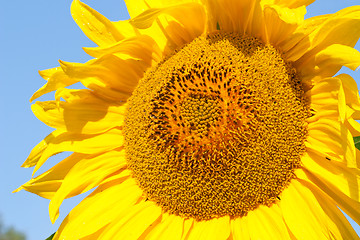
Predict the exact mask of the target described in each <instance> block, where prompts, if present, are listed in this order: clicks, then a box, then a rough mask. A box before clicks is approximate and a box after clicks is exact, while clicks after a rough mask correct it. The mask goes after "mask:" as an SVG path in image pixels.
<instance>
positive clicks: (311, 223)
mask: <svg viewBox="0 0 360 240" xmlns="http://www.w3.org/2000/svg"><path fill="white" fill-rule="evenodd" d="M279 207H280V208H281V211H282V213H283V216H284V220H285V222H286V225H287V226H288V228H289V229H290V231H291V232H292V233H293V234H294V236H295V237H296V239H298V240H308V239H319V240H328V239H331V238H330V234H329V232H328V229H327V226H326V225H325V224H324V218H325V216H324V213H323V212H322V211H321V207H320V206H319V203H318V202H317V200H316V198H315V197H314V196H313V194H312V193H311V191H309V190H307V189H304V187H302V186H301V184H300V183H299V182H297V181H296V180H293V181H292V182H291V183H290V185H289V186H288V187H287V188H286V189H285V190H284V191H283V192H282V197H281V201H280V202H279ZM300 222H301V227H299V223H300Z"/></svg>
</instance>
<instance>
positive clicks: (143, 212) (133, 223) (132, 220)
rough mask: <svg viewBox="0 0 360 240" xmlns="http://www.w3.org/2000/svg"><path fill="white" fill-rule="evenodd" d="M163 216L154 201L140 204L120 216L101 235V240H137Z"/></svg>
mask: <svg viewBox="0 0 360 240" xmlns="http://www.w3.org/2000/svg"><path fill="white" fill-rule="evenodd" d="M160 216H161V208H160V207H159V206H157V205H156V204H155V203H153V202H152V201H146V202H140V203H139V204H137V205H135V206H133V207H131V208H128V209H127V211H125V212H124V213H123V214H121V215H120V214H119V215H118V218H117V219H115V220H114V221H113V222H112V223H111V224H110V225H109V226H107V228H106V229H105V230H104V231H103V233H102V234H101V235H100V239H104V240H111V239H128V240H131V239H133V240H137V239H139V237H140V236H141V235H142V234H143V233H144V232H145V231H146V230H147V229H148V228H150V227H151V225H152V224H153V223H154V222H155V221H156V220H157V219H158V218H159V217H160Z"/></svg>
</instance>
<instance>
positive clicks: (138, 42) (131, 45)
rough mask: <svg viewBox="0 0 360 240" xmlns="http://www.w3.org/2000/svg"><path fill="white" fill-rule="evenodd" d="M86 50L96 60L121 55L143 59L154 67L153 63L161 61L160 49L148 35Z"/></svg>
mask: <svg viewBox="0 0 360 240" xmlns="http://www.w3.org/2000/svg"><path fill="white" fill-rule="evenodd" d="M84 50H85V52H86V53H87V54H89V55H91V56H92V57H95V58H100V57H102V56H104V55H107V54H119V53H120V54H125V55H128V56H130V57H132V58H134V59H141V60H142V61H144V62H146V63H147V64H149V65H152V62H153V61H155V62H159V61H160V60H161V53H160V49H158V46H157V44H156V42H155V41H154V40H153V39H152V38H150V37H149V36H146V35H140V36H136V37H131V38H127V39H124V40H122V41H119V42H117V43H115V44H112V45H109V46H105V47H97V48H84Z"/></svg>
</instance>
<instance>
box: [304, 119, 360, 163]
mask: <svg viewBox="0 0 360 240" xmlns="http://www.w3.org/2000/svg"><path fill="white" fill-rule="evenodd" d="M305 145H306V147H307V148H308V149H310V150H311V151H315V152H318V153H320V155H322V156H327V157H329V158H331V159H334V161H339V162H343V163H344V164H346V165H347V166H348V167H352V168H354V167H356V158H355V156H356V155H355V146H354V140H353V136H352V135H351V133H350V131H349V130H348V129H347V128H346V127H345V126H344V124H342V123H340V122H338V121H336V120H332V119H319V120H318V121H316V122H313V123H309V125H308V138H307V140H306V142H305Z"/></svg>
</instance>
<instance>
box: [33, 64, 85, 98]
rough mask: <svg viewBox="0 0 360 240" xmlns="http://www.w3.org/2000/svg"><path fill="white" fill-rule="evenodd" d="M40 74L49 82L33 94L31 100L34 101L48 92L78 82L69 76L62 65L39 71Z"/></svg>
mask: <svg viewBox="0 0 360 240" xmlns="http://www.w3.org/2000/svg"><path fill="white" fill-rule="evenodd" d="M39 74H40V76H41V77H43V78H44V79H45V80H46V81H47V83H46V84H45V85H44V86H42V87H41V88H40V89H39V90H37V91H36V92H35V93H34V94H33V95H32V97H31V98H30V101H33V100H35V99H36V98H39V97H41V96H42V95H44V94H46V93H49V92H52V91H55V90H57V89H59V88H63V87H67V86H70V85H72V84H74V83H76V82H78V81H77V80H75V79H71V78H69V77H68V76H67V75H66V74H65V73H64V71H63V70H62V69H61V68H60V67H57V68H51V69H47V70H43V71H39Z"/></svg>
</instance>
